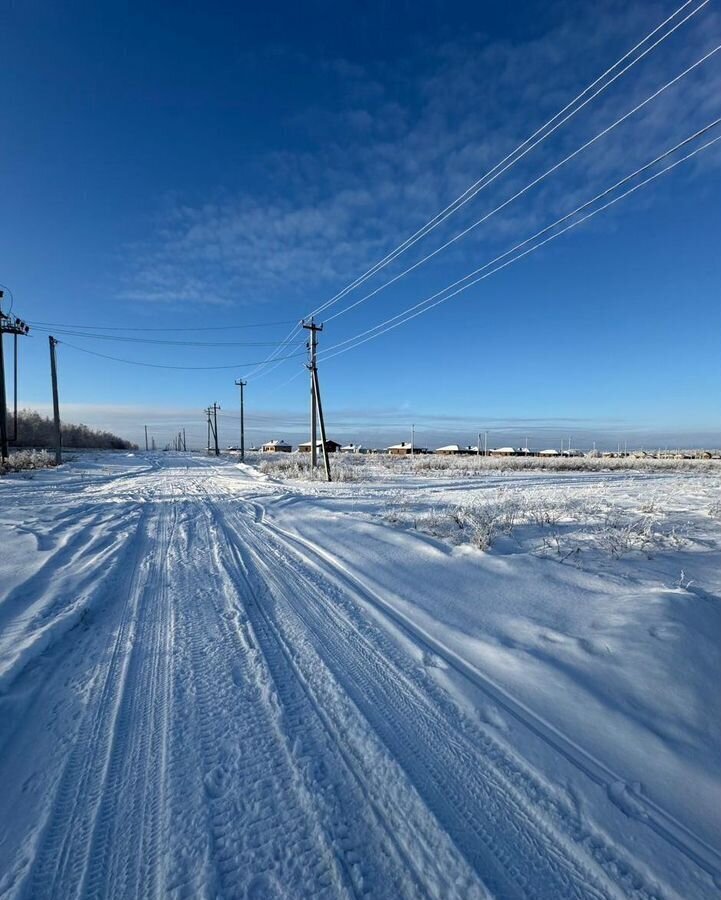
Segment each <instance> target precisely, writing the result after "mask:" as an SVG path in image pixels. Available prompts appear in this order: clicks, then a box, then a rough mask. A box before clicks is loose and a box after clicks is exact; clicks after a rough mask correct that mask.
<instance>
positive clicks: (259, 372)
mask: <svg viewBox="0 0 721 900" xmlns="http://www.w3.org/2000/svg"><path fill="white" fill-rule="evenodd" d="M300 330H301V324H300V322H297V321H296V323H295V325H294V327H293V328H291V330H290V331H289V332H288V334H287V335H286V337H285V338H284V340H283V341H282V342H281V344H280V346H279V347H278V349H277V350H276V351H274V353H272V354H271V355H270V357H269V358H268V359H267V360H266V361H265V362H264V363H262V364H261V365H259V366H258V368H256V369H254V370H253V371H252V372H249V373H248V375H246V378H255V380H256V381H257V380H258V378H260V377H261V376H262V375H267V374H268V373H269V372H272V371H273V369H276V368H277V367H278V366H279V365H280V363H281V362H282V361H283V359H284V358H285V357H279V356H278V354H279V353H281V352H282V351H283V350H284V349H285V347H286V346H290V341H292V340H293V338H294V337H295V335H296V334H299V333H300ZM271 362H274V365H272V366H271V367H270V368H269V369H268V368H266V367H267V366H268V364H269V363H271ZM263 369H265V372H264V371H263Z"/></svg>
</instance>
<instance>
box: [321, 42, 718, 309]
mask: <svg viewBox="0 0 721 900" xmlns="http://www.w3.org/2000/svg"><path fill="white" fill-rule="evenodd" d="M719 50H721V44H719V45H718V46H717V47H715V48H714V49H713V50H710V51H709V52H708V53H707V54H706V55H705V56H702V57H701V58H700V59H698V60H696V62H695V63H693V65H691V66H689V67H688V68H687V69H685V70H684V71H683V72H681V73H680V74H679V75H676V76H675V77H674V78H672V79H671V81H668V82H666V84H664V85H663V86H662V87H660V88H659V89H658V90H657V91H655V92H654V93H653V94H651V95H650V96H648V97H647V98H646V99H645V100H642V101H641V103H639V104H637V105H636V106H634V107H633V109H630V110H629V111H628V112H626V113H624V114H623V115H622V116H621V117H620V118H618V119H616V121H615V122H612V123H611V125H608V126H607V127H606V128H604V129H603V130H602V131H599V132H598V134H596V135H595V136H594V137H592V138H590V139H589V140H588V141H586V142H585V143H584V144H582V145H581V146H580V147H577V148H576V149H575V150H574V151H573V152H572V153H569V154H568V156H566V157H564V158H563V159H562V160H561V161H560V162H558V163H556V164H555V165H553V166H551V168H550V169H547V170H546V171H545V172H544V173H543V174H542V175H539V176H538V177H537V178H534V179H533V181H530V182H529V183H528V184H527V185H526V186H525V187H523V188H521V189H520V190H519V191H517V192H516V193H515V194H513V196H511V197H509V198H508V199H507V200H504V201H503V203H501V204H499V205H498V206H496V207H495V208H494V209H492V210H491V211H490V212H488V213H486V214H485V215H484V216H482V217H481V218H480V219H478V220H477V221H475V222H473V223H472V224H471V225H469V226H468V227H467V228H464V229H463V230H462V231H460V232H458V234H456V235H454V236H453V237H452V238H449V240H447V241H446V242H445V243H444V244H441V246H440V247H437V248H436V249H435V250H432V251H431V252H430V253H428V254H426V256H424V257H422V258H421V259H419V260H418V261H417V262H415V263H413V265H412V266H409V267H408V268H407V269H404V271H402V272H399V273H398V274H397V275H395V276H394V277H393V278H391V279H389V280H388V281H386V282H384V283H383V284H381V285H380V286H379V287H377V288H375V289H374V290H372V291H371V292H370V293H368V294H366V295H365V296H364V297H361V298H360V299H358V300H356V301H355V302H353V303H351V304H350V306H346V307H345V308H344V309H341V310H339V311H338V312H336V313H334V314H333V315H332V316H328V318H327V319H326V322H330V321H332V320H333V319H337V318H338V317H339V316H342V315H344V314H345V313H347V312H350V310H352V309H354V308H355V307H357V306H360V304H361V303H364V302H365V301H366V300H369V299H370V298H371V297H374V296H375V295H376V294H378V293H380V291H382V290H384V289H385V288H387V287H388V286H389V285H391V284H393V283H394V282H396V281H398V280H399V279H401V278H403V277H404V276H406V275H408V273H409V272H412V271H413V270H414V269H417V268H418V267H419V266H422V265H423V264H424V263H426V262H428V260H430V259H432V258H433V257H434V256H436V255H437V254H439V253H440V252H441V251H443V250H445V249H447V248H448V247H450V246H451V245H452V244H455V243H456V241H458V240H460V239H461V238H463V237H465V236H466V235H467V234H468V233H469V232H471V231H473V229H474V228H477V227H478V226H479V225H482V224H484V223H485V222H487V221H488V220H489V219H490V218H491V217H492V216H494V215H495V214H496V213H498V212H500V211H501V210H503V209H505V208H506V207H507V206H508V205H509V204H511V203H512V202H513V201H514V200H517V199H518V198H519V197H521V196H523V194H525V193H527V192H528V191H529V190H531V188H533V187H535V186H536V185H538V184H539V183H540V182H541V181H543V180H544V179H545V178H547V177H548V176H549V175H552V174H553V173H554V172H556V171H558V169H560V168H561V166H563V165H565V164H566V163H567V162H569V161H570V160H572V159H574V158H575V157H576V156H578V155H579V154H580V153H582V152H583V151H584V150H586V149H588V147H590V146H591V145H592V144H595V143H596V141H598V140H600V139H601V138H602V137H605V136H606V135H607V134H609V133H610V132H611V131H613V130H614V129H615V128H617V127H618V126H619V125H621V124H622V123H623V122H625V121H626V120H627V119H629V118H630V117H631V116H632V115H634V114H635V113H637V112H638V111H639V110H640V109H643V107H644V106H647V105H648V104H649V103H651V102H652V101H653V100H655V99H656V98H657V97H659V96H660V95H661V94H662V93H663V92H664V91H666V90H668V88H670V87H672V86H673V85H674V84H676V83H677V82H678V81H680V80H681V79H682V78H684V77H685V76H686V75H688V74H689V73H690V72H692V71H694V69H696V68H697V67H698V66H700V65H702V64H703V63H704V62H706V61H707V60H708V59H709V58H710V57H711V56H713V55H714V54H715V53H718V51H719Z"/></svg>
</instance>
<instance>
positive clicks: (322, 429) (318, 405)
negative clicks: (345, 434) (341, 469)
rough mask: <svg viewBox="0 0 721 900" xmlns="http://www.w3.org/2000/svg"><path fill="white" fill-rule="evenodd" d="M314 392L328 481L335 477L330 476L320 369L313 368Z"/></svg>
mask: <svg viewBox="0 0 721 900" xmlns="http://www.w3.org/2000/svg"><path fill="white" fill-rule="evenodd" d="M312 377H313V393H314V394H315V405H316V408H317V410H318V418H319V419H320V440H321V446H322V447H323V463H324V465H325V477H326V479H327V480H328V481H332V480H333V479H332V478H331V477H330V459H329V458H328V443H327V441H326V437H325V419H324V418H323V404H322V403H321V402H320V386H319V384H318V369H317V368H316V369H313V372H312Z"/></svg>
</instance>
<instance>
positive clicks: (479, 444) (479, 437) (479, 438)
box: [476, 431, 481, 456]
mask: <svg viewBox="0 0 721 900" xmlns="http://www.w3.org/2000/svg"><path fill="white" fill-rule="evenodd" d="M480 455H481V432H480V431H479V432H478V443H477V444H476V456H480Z"/></svg>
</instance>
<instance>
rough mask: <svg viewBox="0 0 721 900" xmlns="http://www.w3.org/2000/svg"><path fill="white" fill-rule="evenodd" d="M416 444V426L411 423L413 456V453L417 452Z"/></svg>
mask: <svg viewBox="0 0 721 900" xmlns="http://www.w3.org/2000/svg"><path fill="white" fill-rule="evenodd" d="M415 446H416V426H415V425H411V456H413V454H414V453H415V452H416V451H415Z"/></svg>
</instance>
